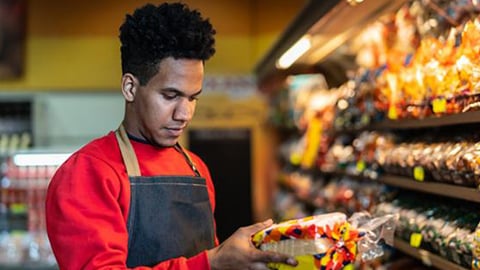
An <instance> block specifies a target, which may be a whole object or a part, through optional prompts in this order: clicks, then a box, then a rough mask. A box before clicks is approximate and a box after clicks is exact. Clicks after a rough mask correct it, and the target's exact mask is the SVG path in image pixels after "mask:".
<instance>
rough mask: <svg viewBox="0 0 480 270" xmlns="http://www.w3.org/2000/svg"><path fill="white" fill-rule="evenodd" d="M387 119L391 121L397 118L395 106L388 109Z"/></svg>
mask: <svg viewBox="0 0 480 270" xmlns="http://www.w3.org/2000/svg"><path fill="white" fill-rule="evenodd" d="M388 118H389V119H392V120H396V119H397V118H398V112H397V108H396V107H395V105H390V107H388Z"/></svg>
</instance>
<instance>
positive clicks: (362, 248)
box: [252, 212, 395, 270]
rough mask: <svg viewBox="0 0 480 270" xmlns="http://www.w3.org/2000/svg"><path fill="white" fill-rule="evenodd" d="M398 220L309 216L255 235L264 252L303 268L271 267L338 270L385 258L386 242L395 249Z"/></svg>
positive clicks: (362, 215) (298, 269)
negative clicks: (279, 255) (290, 258)
mask: <svg viewBox="0 0 480 270" xmlns="http://www.w3.org/2000/svg"><path fill="white" fill-rule="evenodd" d="M394 230H395V216H394V215H385V216H381V217H376V218H373V217H371V216H370V215H369V214H368V213H366V212H361V213H355V214H353V215H352V216H351V217H350V218H348V219H347V216H346V215H345V214H343V213H338V212H335V213H330V214H323V215H316V216H309V217H305V218H302V219H296V220H289V221H285V222H281V223H278V224H274V225H272V226H270V227H269V228H267V229H265V230H262V231H259V232H257V233H256V234H255V235H253V238H252V241H253V243H254V245H255V246H256V247H257V248H259V249H261V250H268V251H275V252H279V253H284V254H288V255H291V256H294V257H295V258H296V259H297V260H298V262H299V264H298V265H297V266H296V267H291V266H288V265H285V264H270V265H269V267H270V268H272V269H279V270H288V269H295V270H316V269H322V270H337V269H342V268H344V267H346V266H348V265H350V264H353V263H354V262H355V260H356V259H358V258H359V259H361V260H363V261H367V260H372V259H374V258H376V257H379V256H382V255H383V249H382V246H381V244H382V243H383V242H385V243H387V244H389V245H393V238H394Z"/></svg>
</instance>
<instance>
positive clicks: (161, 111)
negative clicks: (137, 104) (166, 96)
mask: <svg viewBox="0 0 480 270" xmlns="http://www.w3.org/2000/svg"><path fill="white" fill-rule="evenodd" d="M174 108H175V106H174V105H173V104H172V103H169V102H161V101H158V102H150V103H149V104H148V106H147V108H145V109H146V110H147V118H149V120H150V121H152V122H155V123H159V122H160V123H161V122H166V121H169V119H171V118H172V114H173V110H174Z"/></svg>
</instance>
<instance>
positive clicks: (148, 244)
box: [46, 3, 296, 270]
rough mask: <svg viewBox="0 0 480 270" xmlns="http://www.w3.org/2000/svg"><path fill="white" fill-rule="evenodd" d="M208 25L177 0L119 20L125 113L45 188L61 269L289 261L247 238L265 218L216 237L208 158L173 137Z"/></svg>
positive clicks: (209, 38) (189, 108)
mask: <svg viewBox="0 0 480 270" xmlns="http://www.w3.org/2000/svg"><path fill="white" fill-rule="evenodd" d="M214 34H215V30H214V29H213V28H212V25H211V24H210V22H209V21H208V20H205V19H203V18H202V17H201V15H200V13H199V12H198V11H195V10H190V9H189V8H188V7H187V6H186V5H184V4H180V3H172V4H166V3H165V4H161V5H159V6H154V5H151V4H148V5H146V6H143V7H141V8H139V9H137V10H136V11H135V12H134V13H133V14H132V15H127V17H126V20H125V22H124V23H123V25H122V26H121V27H120V40H121V55H122V73H123V76H122V82H121V87H122V93H123V96H124V98H125V104H126V105H125V116H124V119H123V122H122V124H121V125H120V127H119V129H118V130H117V131H115V132H110V133H109V134H107V135H106V136H104V137H101V138H98V139H96V140H93V141H92V142H90V143H88V144H87V145H85V146H84V147H82V148H81V149H80V150H78V151H77V152H76V153H74V154H73V155H72V156H71V157H70V158H69V159H68V160H67V161H66V162H65V163H64V164H63V165H62V166H61V167H60V168H59V169H58V171H57V173H56V174H55V176H54V177H53V179H52V181H51V184H50V186H49V188H48V193H47V200H46V214H47V232H48V235H49V239H50V241H51V245H52V248H53V251H54V253H55V256H56V258H57V261H58V263H59V266H60V268H61V269H68V270H74V269H127V268H136V269H222V270H228V269H242V270H243V269H267V263H269V262H283V263H288V264H290V265H295V264H296V262H295V260H293V259H292V258H289V257H287V256H285V255H282V254H276V253H270V252H263V251H260V250H257V249H255V248H254V247H253V245H252V244H251V241H250V240H251V239H250V238H251V235H252V234H253V233H255V232H257V231H259V230H261V229H264V228H266V227H268V226H269V225H271V221H266V222H264V223H258V224H255V225H252V226H249V227H244V228H240V229H239V230H237V232H235V233H234V234H233V235H232V236H231V237H230V238H228V239H227V240H226V241H225V242H224V243H222V244H220V245H218V240H217V238H216V235H215V230H214V224H215V223H214V220H213V209H214V206H215V198H214V188H213V184H212V180H211V178H210V174H209V171H208V168H207V166H206V165H205V164H204V163H203V162H202V160H201V159H200V158H199V157H198V156H196V155H194V154H192V153H191V152H189V151H187V150H184V149H183V148H182V147H180V145H179V144H178V142H177V141H178V138H179V137H180V135H181V134H182V132H183V131H184V129H185V128H186V127H187V124H188V123H189V121H190V120H191V118H192V116H193V113H194V110H195V105H196V101H197V98H198V97H199V95H200V93H201V91H202V83H203V76H204V74H203V73H204V61H205V60H207V59H209V58H210V57H211V56H212V55H213V54H214V52H215V49H214V47H213V45H214ZM234 214H235V213H232V215H234Z"/></svg>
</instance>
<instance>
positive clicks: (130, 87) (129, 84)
mask: <svg viewBox="0 0 480 270" xmlns="http://www.w3.org/2000/svg"><path fill="white" fill-rule="evenodd" d="M138 85H139V84H138V80H137V78H136V77H135V76H134V75H133V74H131V73H125V74H123V76H122V94H123V97H124V98H125V100H126V101H128V102H133V101H134V100H135V94H136V92H137V88H138Z"/></svg>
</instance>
